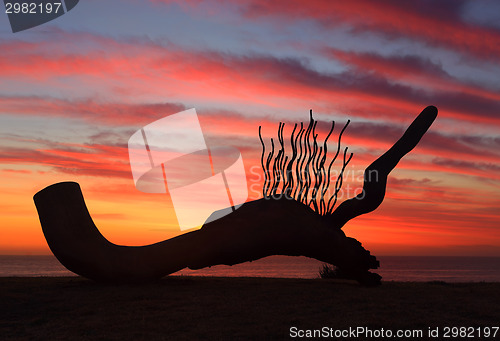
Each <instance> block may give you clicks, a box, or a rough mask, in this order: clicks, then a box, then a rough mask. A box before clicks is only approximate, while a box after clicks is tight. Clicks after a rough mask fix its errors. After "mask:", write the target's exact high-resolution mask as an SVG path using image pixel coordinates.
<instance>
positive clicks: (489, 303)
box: [0, 277, 500, 340]
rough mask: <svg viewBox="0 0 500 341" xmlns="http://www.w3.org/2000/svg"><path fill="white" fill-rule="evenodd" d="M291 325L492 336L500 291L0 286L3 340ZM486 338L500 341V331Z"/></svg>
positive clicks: (228, 281)
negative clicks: (485, 331)
mask: <svg viewBox="0 0 500 341" xmlns="http://www.w3.org/2000/svg"><path fill="white" fill-rule="evenodd" d="M292 326H295V327H297V328H299V329H320V328H322V327H329V328H334V329H346V328H349V327H353V328H355V327H362V326H363V327H368V328H370V329H380V328H384V329H385V330H387V329H391V330H393V331H394V332H396V330H398V329H412V330H413V329H421V330H423V332H424V336H426V335H427V331H428V328H429V327H438V326H439V327H444V326H449V327H480V326H482V327H495V326H496V327H498V326H500V283H465V284H450V283H444V282H435V283H432V282H431V283H399V282H384V283H383V285H382V286H380V287H376V288H366V287H361V286H359V285H358V284H357V283H355V282H349V281H334V280H321V279H313V280H310V279H307V280H305V279H304V280H301V279H269V278H214V277H205V278H203V277H167V278H165V279H163V280H161V281H159V282H157V283H154V284H149V285H102V284H96V283H94V282H91V281H88V280H85V279H82V278H77V277H63V278H0V340H198V339H210V340H219V339H230V340H235V339H236V340H238V339H244V340H245V339H258V340H262V339H289V338H290V327H292ZM440 332H441V333H442V332H443V329H441V330H440ZM474 333H475V336H476V338H475V339H479V338H477V331H475V332H474ZM450 335H451V334H450ZM331 339H334V338H331ZM351 339H352V340H363V339H366V337H363V336H360V337H358V338H351ZM378 339H379V340H381V339H382V338H378ZM395 339H396V338H395ZM423 339H427V338H426V337H424V338H419V340H423ZM450 339H453V338H448V340H450ZM489 339H490V340H494V339H499V340H500V331H499V332H498V333H497V335H496V338H491V337H490V338H489ZM433 340H436V339H433Z"/></svg>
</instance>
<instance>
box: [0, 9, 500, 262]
mask: <svg viewBox="0 0 500 341" xmlns="http://www.w3.org/2000/svg"><path fill="white" fill-rule="evenodd" d="M0 17H1V19H0V51H1V52H0V80H1V81H0V175H1V177H0V212H1V217H0V254H49V253H50V250H49V249H48V246H47V245H46V242H45V239H44V237H43V234H42V230H41V227H40V223H39V221H38V216H37V213H36V209H35V206H34V204H33V199H32V197H33V195H34V194H35V193H36V192H37V191H39V190H41V189H42V188H44V187H46V186H48V185H50V184H53V183H56V182H60V181H76V182H78V183H79V184H80V185H81V187H82V190H83V193H84V196H85V199H86V202H87V205H88V207H89V211H90V213H91V215H92V217H93V219H94V221H95V222H96V225H97V226H98V227H99V229H100V231H101V232H102V233H103V235H104V236H105V237H106V238H107V239H108V240H110V241H111V242H114V243H117V244H123V245H144V244H149V243H154V242H158V241H161V240H164V239H167V238H171V237H173V236H175V235H178V234H181V231H180V230H179V227H178V226H177V221H176V218H175V215H174V211H173V208H172V204H171V200H170V199H169V198H168V197H167V196H166V195H164V194H148V193H142V192H140V191H138V190H137V189H136V188H135V186H134V182H133V178H132V173H131V168H130V164H129V158H128V150H127V142H128V140H129V138H130V136H132V134H134V132H136V131H137V130H139V129H140V128H141V127H143V126H145V125H147V124H149V123H151V122H153V121H155V120H158V119H160V118H162V117H165V116H168V115H171V114H174V113H176V112H179V111H182V110H185V109H189V108H196V111H197V112H198V115H199V120H200V123H201V126H202V129H203V132H204V134H205V139H206V142H207V144H208V145H209V146H232V147H236V148H238V149H239V150H240V152H241V155H242V158H243V162H244V165H245V169H246V171H247V179H248V185H249V188H248V190H249V194H250V197H249V200H252V199H258V198H259V197H261V196H262V194H261V192H260V188H261V183H262V181H261V177H262V174H261V171H260V155H261V145H260V142H259V139H258V127H259V125H261V126H262V131H263V136H264V137H265V138H267V139H269V138H271V137H273V138H275V136H276V134H277V128H278V124H279V122H280V121H284V122H285V123H286V125H285V137H286V136H289V134H290V132H291V128H292V127H293V124H294V123H296V122H301V121H304V122H305V121H307V120H308V116H309V110H310V109H312V110H313V112H314V115H315V116H314V117H315V119H317V120H318V121H322V122H325V123H324V124H320V125H319V134H320V137H322V136H324V135H325V134H326V133H327V130H328V125H329V123H328V122H331V121H332V120H335V121H336V122H337V124H338V127H341V126H343V125H344V124H345V122H346V121H347V120H348V119H350V120H351V123H350V125H349V127H348V128H347V130H346V132H345V135H344V138H343V145H345V146H349V149H350V151H352V152H353V153H354V156H353V159H352V161H351V163H350V164H349V167H348V169H347V173H346V174H347V180H348V181H347V184H348V185H349V186H350V187H349V188H350V189H351V192H350V193H347V192H348V191H347V190H346V191H345V193H343V197H341V198H339V199H340V201H342V200H344V199H347V198H348V197H350V196H352V195H353V194H354V189H356V188H359V186H360V185H361V181H360V174H362V170H363V169H364V168H365V167H366V166H368V165H369V164H370V163H371V162H372V161H373V160H375V159H376V158H377V157H378V156H379V155H381V154H382V153H383V152H384V151H386V150H387V149H388V148H390V146H392V144H393V143H394V142H396V141H397V139H398V138H399V137H400V136H401V135H402V133H403V132H404V129H405V128H406V127H407V126H408V125H409V124H410V123H411V121H412V120H413V119H414V118H415V117H416V115H417V114H418V113H420V111H421V110H422V109H424V108H425V107H426V106H427V105H435V106H436V107H437V108H438V109H439V115H438V118H437V120H436V121H435V123H434V125H433V126H432V127H431V129H430V130H429V132H428V133H427V134H426V135H425V136H424V138H423V139H422V141H421V143H420V144H419V145H418V146H417V148H416V149H415V150H413V151H412V152H411V153H410V154H409V155H407V156H406V157H405V158H404V159H403V161H402V162H401V163H400V164H399V165H398V167H397V168H396V170H394V171H393V172H392V173H391V175H390V177H389V183H388V189H387V195H386V199H385V201H384V202H383V204H382V205H381V206H380V207H379V208H378V209H377V210H376V211H375V212H372V213H370V214H368V215H365V216H361V217H358V218H356V219H354V220H352V221H350V222H349V223H348V224H347V225H346V226H345V227H344V231H345V232H346V234H347V235H349V236H352V237H355V238H357V239H358V240H359V241H361V242H362V243H363V246H364V247H365V248H367V249H369V250H370V251H371V252H372V253H373V254H375V255H478V256H481V255H494V256H500V209H499V207H500V63H499V60H500V3H499V2H493V1H462V0H443V1H431V0H423V1H405V2H403V1H397V0H386V1H369V0H354V1H330V0H311V1H301V0H287V1H264V0H241V1H224V0H207V1H204V0H188V1H186V0H184V1H180V0H179V1H167V0H165V1H162V0H150V1H144V0H141V1H139V0H125V1H115V0H108V1H97V0H81V1H80V3H79V4H78V5H77V6H76V7H75V8H74V9H73V10H71V11H70V12H68V13H67V14H65V15H63V16H61V17H60V18H58V19H56V20H54V21H51V22H49V23H47V24H44V25H42V26H39V27H35V28H33V29H29V30H26V31H22V32H18V33H15V34H14V33H12V31H11V29H10V26H9V23H8V20H7V16H6V15H5V14H4V13H1V14H0ZM338 127H337V128H336V130H335V135H337V134H338V132H339V128H338ZM335 135H334V136H335ZM193 210H196V207H193Z"/></svg>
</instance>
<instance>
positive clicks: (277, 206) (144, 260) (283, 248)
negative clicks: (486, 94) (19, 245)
mask: <svg viewBox="0 0 500 341" xmlns="http://www.w3.org/2000/svg"><path fill="white" fill-rule="evenodd" d="M436 116H437V109H436V108H435V107H433V106H429V107H427V108H425V109H424V110H423V111H422V112H421V113H420V115H419V116H418V117H417V118H416V119H415V120H414V122H413V123H412V124H411V125H410V126H409V128H408V129H407V130H406V132H405V133H404V134H403V136H402V137H401V138H400V139H399V140H398V141H397V142H396V143H395V144H394V146H392V147H391V148H390V149H389V150H388V151H387V152H386V153H385V154H383V155H382V156H381V157H379V158H378V159H377V160H376V161H375V162H373V163H372V164H371V165H370V166H368V168H367V169H366V170H365V178H364V184H363V191H364V193H362V194H360V195H358V196H357V197H354V198H351V199H349V200H346V201H345V202H343V203H342V204H341V205H339V206H338V207H337V209H335V210H333V211H329V210H328V209H327V208H328V207H330V206H328V207H327V206H326V204H325V203H323V204H320V205H319V206H317V209H318V210H321V207H323V209H322V211H321V212H322V213H323V214H320V213H318V212H317V211H315V210H314V209H312V208H311V206H310V205H307V204H304V203H303V202H301V201H298V200H289V199H287V198H286V197H284V196H283V197H281V198H279V199H276V198H273V196H268V195H265V198H262V199H259V200H255V201H251V202H247V203H245V204H243V205H242V207H240V208H239V209H238V210H236V211H235V212H233V213H231V214H229V215H227V216H225V217H223V218H220V219H218V220H215V221H212V222H210V223H207V224H205V225H203V226H202V228H201V229H200V230H197V231H193V232H189V233H185V234H183V235H180V236H178V237H174V238H171V239H168V240H165V241H162V242H159V243H156V244H152V245H147V246H121V245H115V244H113V243H111V242H109V241H108V240H106V238H104V237H103V236H102V235H101V233H100V232H99V230H98V229H97V227H96V226H95V225H94V222H93V221H92V218H91V216H90V214H89V212H88V210H87V207H86V205H85V201H84V198H83V195H82V192H81V189H80V186H79V185H78V184H77V183H75V182H62V183H57V184H54V185H51V186H49V187H47V188H45V189H43V190H41V191H40V192H38V193H37V194H35V196H34V201H35V205H36V208H37V211H38V215H39V218H40V223H41V225H42V230H43V233H44V235H45V238H46V240H47V243H48V245H49V247H50V249H51V250H52V252H53V253H54V255H55V256H56V257H57V259H58V260H59V261H60V262H61V263H62V264H63V265H64V266H65V267H66V268H68V269H69V270H71V271H73V272H74V273H76V274H78V275H81V276H84V277H87V278H90V279H93V280H95V281H102V282H147V281H151V280H156V279H159V278H161V277H163V276H165V275H168V274H171V273H174V272H176V271H179V270H181V269H183V268H186V267H188V268H190V269H201V268H204V267H208V266H213V265H218V264H226V265H234V264H238V263H243V262H247V261H252V260H256V259H259V258H263V257H266V256H271V255H289V256H306V257H311V258H315V259H318V260H320V261H322V262H325V263H329V264H333V265H335V266H337V267H338V268H339V269H340V270H341V272H342V274H343V275H344V276H346V277H348V278H351V279H355V280H357V281H359V282H360V283H362V284H365V285H378V284H380V280H381V277H380V276H379V275H378V274H376V273H372V272H370V271H369V270H370V269H376V268H378V266H379V263H378V261H377V259H376V258H375V257H374V256H372V255H370V252H369V251H367V250H365V249H364V248H363V247H362V246H361V243H359V242H358V241H357V240H356V239H353V238H350V237H347V236H346V235H345V234H344V232H343V231H342V229H341V228H342V227H343V226H344V225H345V223H347V222H348V221H349V220H350V219H352V218H355V217H357V216H359V215H361V214H364V213H368V212H371V211H373V210H374V209H376V208H377V207H378V206H379V205H380V204H381V203H382V201H383V199H384V195H385V189H386V183H387V176H388V174H389V173H390V172H391V170H392V169H394V167H396V165H397V164H398V162H399V160H400V159H401V158H402V157H403V156H404V155H405V154H407V153H408V152H410V151H411V150H412V149H413V148H414V147H415V146H416V145H417V144H418V142H419V141H420V139H421V138H422V136H423V135H424V134H425V133H426V131H427V130H428V128H429V127H430V126H431V125H432V123H433V121H434V120H435V118H436ZM311 120H312V118H311ZM311 129H312V128H311ZM279 131H281V132H280V134H281V137H280V140H282V127H281V126H280V130H279ZM305 132H306V131H305V130H304V132H303V133H302V134H305ZM309 134H310V132H309ZM313 135H314V134H313ZM339 144H340V137H339ZM317 153H318V151H317ZM319 154H321V152H319ZM263 155H264V151H263ZM345 155H346V151H345V152H344V167H345V165H346V158H345ZM280 157H281V156H280ZM319 162H320V161H319ZM319 162H318V163H319ZM285 163H286V162H285ZM263 165H264V167H265V164H263ZM372 172H377V174H378V176H376V177H373V176H370V174H373V173H372ZM268 175H269V174H268ZM282 176H285V177H286V174H284V173H283V174H282ZM266 179H267V180H269V178H266ZM299 186H300V185H299ZM310 186H311V183H310V182H309V187H310ZM312 186H313V188H314V185H312ZM266 188H267V190H268V192H267V193H270V192H271V193H273V186H272V185H271V187H269V184H267V185H266V184H265V185H264V191H266ZM287 188H293V186H291V187H290V186H289V187H285V192H287V191H288V190H287ZM269 191H270V192H269ZM311 193H312V192H311ZM311 195H312V194H311ZM302 197H303V196H302ZM302 197H301V198H302ZM320 202H321V199H320ZM311 205H312V207H314V204H312V203H311Z"/></svg>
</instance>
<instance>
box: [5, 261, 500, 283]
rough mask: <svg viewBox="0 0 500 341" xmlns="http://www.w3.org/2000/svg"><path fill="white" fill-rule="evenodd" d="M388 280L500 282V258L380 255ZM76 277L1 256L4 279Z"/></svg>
mask: <svg viewBox="0 0 500 341" xmlns="http://www.w3.org/2000/svg"><path fill="white" fill-rule="evenodd" d="M377 258H378V259H379V260H380V268H379V269H377V270H375V272H377V273H378V274H380V275H381V276H382V277H383V280H384V281H417V282H430V281H445V282H500V257H432V256H428V257H422V256H378V257H377ZM321 266H322V263H321V262H319V261H317V260H315V259H311V258H306V257H287V256H272V257H267V258H263V259H260V260H257V261H253V262H247V263H243V264H238V265H234V266H226V265H218V266H213V267H211V268H207V269H201V270H189V269H184V270H181V271H179V272H176V273H175V274H174V275H182V276H223V277H278V278H318V277H319V269H320V268H321ZM12 276H14V277H42V276H76V275H75V274H74V273H72V272H70V271H69V270H67V269H66V268H65V267H64V266H63V265H61V264H60V263H59V261H58V260H57V259H56V258H55V257H54V256H0V277H12Z"/></svg>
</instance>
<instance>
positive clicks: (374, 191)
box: [329, 106, 437, 228]
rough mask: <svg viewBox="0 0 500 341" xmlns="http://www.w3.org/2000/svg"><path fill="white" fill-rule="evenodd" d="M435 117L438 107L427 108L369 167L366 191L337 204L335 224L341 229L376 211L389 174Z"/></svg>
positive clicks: (365, 185) (413, 146) (416, 142)
mask: <svg viewBox="0 0 500 341" xmlns="http://www.w3.org/2000/svg"><path fill="white" fill-rule="evenodd" d="M436 117H437V108H436V107H434V106H428V107H427V108H425V109H424V110H423V111H422V112H421V113H420V115H418V116H417V118H416V119H415V120H414V121H413V123H412V124H411V125H410V126H409V127H408V129H407V130H406V132H405V133H404V134H403V136H402V137H401V138H400V139H399V140H398V141H397V142H396V143H395V144H394V145H393V146H392V147H391V149H389V150H388V151H387V152H385V153H384V154H383V155H382V156H380V157H379V158H378V159H377V160H375V161H374V162H373V163H372V164H371V165H370V166H368V167H367V168H366V170H365V175H364V184H363V192H362V193H360V194H359V195H357V196H356V197H354V198H351V199H349V200H346V201H344V202H343V203H342V204H341V205H339V207H337V209H336V210H335V211H334V212H333V213H332V214H331V216H330V217H329V220H330V221H331V223H332V225H334V226H335V227H338V228H342V227H343V226H344V225H345V224H346V223H347V222H348V221H349V220H351V219H353V218H355V217H357V216H359V215H361V214H365V213H368V212H371V211H373V210H375V209H376V208H377V207H378V206H379V205H380V204H381V203H382V201H383V200H384V196H385V188H386V185H387V176H388V175H389V173H390V172H391V171H392V170H393V169H394V167H396V165H397V164H398V162H399V161H400V160H401V158H402V157H403V156H405V155H406V154H408V153H409V152H410V151H411V150H412V149H413V148H415V146H416V145H417V144H418V142H419V141H420V139H421V138H422V136H424V134H425V133H426V132H427V130H428V129H429V127H430V126H431V125H432V123H433V122H434V120H435V119H436Z"/></svg>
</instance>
